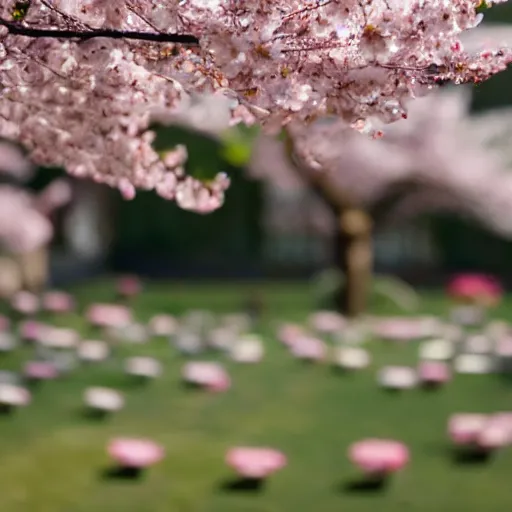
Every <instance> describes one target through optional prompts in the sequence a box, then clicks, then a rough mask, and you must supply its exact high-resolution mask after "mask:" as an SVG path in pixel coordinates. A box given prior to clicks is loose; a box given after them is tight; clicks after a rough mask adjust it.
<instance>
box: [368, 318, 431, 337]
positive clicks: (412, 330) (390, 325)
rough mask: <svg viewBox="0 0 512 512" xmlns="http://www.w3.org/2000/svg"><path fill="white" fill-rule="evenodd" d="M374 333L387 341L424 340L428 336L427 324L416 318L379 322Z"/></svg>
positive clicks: (390, 319) (374, 328) (391, 319)
mask: <svg viewBox="0 0 512 512" xmlns="http://www.w3.org/2000/svg"><path fill="white" fill-rule="evenodd" d="M373 332H374V333H375V335H376V336H378V337H379V338H382V339H386V340H394V341H409V340H412V339H418V338H422V337H424V336H425V334H426V330H425V322H424V320H423V319H416V318H389V319H386V320H380V321H378V322H377V323H376V324H375V325H374V327H373Z"/></svg>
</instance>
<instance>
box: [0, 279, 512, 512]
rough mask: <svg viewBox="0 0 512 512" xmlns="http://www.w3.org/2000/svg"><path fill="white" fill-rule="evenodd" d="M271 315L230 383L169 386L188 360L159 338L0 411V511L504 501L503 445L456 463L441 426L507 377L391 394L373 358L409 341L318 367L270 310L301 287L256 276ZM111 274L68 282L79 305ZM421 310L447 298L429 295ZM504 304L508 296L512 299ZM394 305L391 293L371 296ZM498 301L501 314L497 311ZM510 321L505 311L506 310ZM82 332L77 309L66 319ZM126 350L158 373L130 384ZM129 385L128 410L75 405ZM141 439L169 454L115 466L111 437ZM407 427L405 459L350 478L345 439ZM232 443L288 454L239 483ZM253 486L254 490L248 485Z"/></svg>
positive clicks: (405, 355) (481, 406)
mask: <svg viewBox="0 0 512 512" xmlns="http://www.w3.org/2000/svg"><path fill="white" fill-rule="evenodd" d="M252 289H253V288H252V287H250V286H246V285H245V286H244V285H239V286H234V285H233V286H226V285H211V286H185V285H167V286H163V285H162V286H155V287H151V288H149V289H148V290H147V291H146V292H145V294H144V296H143V297H140V298H139V299H138V300H137V301H136V303H135V309H136V312H137V315H138V317H139V318H140V320H142V321H145V320H147V319H148V318H149V317H150V316H151V315H152V314H154V313H157V312H170V313H175V314H179V313H181V312H183V311H185V310H187V309H190V308H193V309H196V308H204V307H206V308H209V309H213V310H216V311H222V312H229V311H233V310H236V309H238V308H239V307H240V305H241V304H242V303H243V301H244V300H245V298H246V296H247V293H248V292H249V291H250V290H252ZM261 289H262V290H263V292H264V295H265V302H266V308H267V315H266V318H265V320H264V322H263V325H262V328H261V330H262V333H263V334H264V335H265V342H266V349H267V355H266V358H265V360H264V361H263V362H262V363H261V364H259V365H255V366H241V365H235V364H231V363H229V362H226V365H227V367H228V368H229V370H230V372H231V375H232V378H233V383H234V385H233V388H232V389H231V390H230V391H229V392H227V393H225V394H217V395H216V394H208V393H201V392H190V391H189V390H187V389H185V388H183V387H182V386H181V385H180V383H179V372H180V366H181V364H182V363H183V360H184V359H183V357H182V356H180V355H179V354H177V353H175V352H173V351H171V350H170V349H169V346H168V344H167V343H166V342H165V341H157V340H153V341H151V342H150V343H149V344H147V345H130V346H123V347H122V348H121V349H120V352H119V353H118V356H117V357H116V359H115V360H113V361H110V362H108V363H105V364H103V365H99V366H95V367H83V368H80V369H78V370H76V371H75V372H74V373H73V374H72V375H70V376H69V377H66V378H65V380H61V381H56V382H49V383H44V384H43V385H42V386H40V387H39V388H38V389H37V390H35V395H34V402H33V404H32V405H30V406H29V407H28V408H27V409H25V410H20V411H15V412H14V414H12V415H1V416H0V440H1V442H0V461H1V464H0V510H1V511H2V512H316V511H318V512H331V511H332V512H335V511H336V512H337V511H340V510H346V511H350V512H375V510H377V509H379V510H383V511H385V512H396V511H399V510H407V511H414V512H432V511H435V510H438V511H442V512H451V511H465V512H482V511H493V512H506V511H508V510H511V509H512V495H511V494H510V490H509V481H510V474H511V471H512V453H510V452H504V453H502V454H499V456H498V457H497V458H496V459H493V460H491V461H489V462H488V463H486V464H462V463H457V462H455V461H454V458H453V456H452V453H451V452H450V450H449V449H448V447H447V443H446V437H445V425H446V419H447V417H448V416H449V414H450V413H452V412H453V411H468V412H471V411H475V412H476V411H479V412H480V411H483V412H486V411H488V412H491V411H494V410H500V409H503V410H507V409H512V383H511V382H507V381H506V380H504V379H502V378H500V377H498V376H460V377H456V379H455V381H454V382H453V383H451V384H450V385H449V386H448V387H447V388H446V389H445V390H441V391H440V392H428V393H426V392H424V391H421V390H415V391H411V392H406V393H402V394H400V393H399V394H389V393H385V392H383V391H381V390H379V389H378V388H377V386H376V385H375V371H376V367H378V366H379V365H381V364H384V363H386V362H393V363H400V362H403V363H406V362H411V363H412V362H413V361H414V356H415V354H416V349H415V347H413V346H409V347H407V346H390V345H385V344H382V343H380V342H375V343H374V345H373V349H372V352H373V354H374V357H375V364H374V367H373V368H370V369H369V370H367V371H365V372H363V373H360V374H357V375H343V374H339V373H337V372H333V371H330V369H329V368H328V367H327V366H322V365H320V366H305V365H303V364H300V363H298V362H297V361H295V360H293V359H291V357H290V356H289V355H288V354H287V353H286V352H285V351H284V349H283V348H282V347H281V346H280V345H279V344H278V343H277V341H276V340H275V339H274V336H273V333H274V329H275V326H276V324H277V321H278V320H281V319H288V320H298V319H303V318H304V316H305V315H306V313H307V311H308V309H309V308H310V301H309V299H308V293H307V288H306V287H305V286H298V285H297V286H294V285H286V286H279V285H269V286H265V287H262V288H261ZM110 290H111V286H108V285H106V284H105V283H98V284H95V285H90V286H88V287H83V288H82V289H80V290H78V291H77V293H78V296H79V297H80V301H81V304H82V306H83V305H85V304H87V303H89V302H91V301H101V300H111V299H112V298H113V294H112V292H111V291H110ZM425 301H426V302H425V309H426V312H430V313H439V312H442V311H443V310H444V309H445V308H446V304H445V303H444V302H443V301H442V300H441V299H439V298H437V297H436V296H434V295H430V296H428V297H426V299H425ZM510 304H511V303H509V305H510ZM376 307H377V309H378V310H379V312H383V313H384V312H387V313H389V312H393V310H392V307H391V306H386V305H384V304H381V305H378V306H376ZM507 307H508V306H507V305H505V306H504V307H503V308H502V310H501V312H497V314H498V315H499V314H500V313H501V314H502V315H505V314H506V312H507ZM502 317H503V318H506V316H502ZM58 322H59V323H65V324H72V325H74V326H76V327H78V328H81V329H83V331H84V335H87V336H92V335H93V334H94V333H92V332H91V331H90V330H88V329H87V328H86V327H85V325H84V322H83V321H82V320H81V318H80V317H79V316H78V315H70V316H69V317H68V318H61V319H59V321H58ZM128 354H144V355H156V356H158V357H159V358H160V359H161V361H162V362H163V364H164V365H165V374H164V376H163V377H162V378H161V379H160V380H158V381H155V382H153V383H150V384H148V385H147V386H142V387H134V386H133V385H131V384H130V382H129V380H128V379H127V378H126V377H125V376H124V375H123V373H122V358H123V356H125V355H128ZM1 357H2V359H1V360H0V369H16V368H19V366H20V364H21V362H22V361H23V360H24V359H26V358H27V357H29V353H28V349H23V350H19V351H18V352H17V353H15V354H12V355H7V356H1ZM89 385H99V386H113V387H116V388H119V389H122V390H124V391H125V392H126V398H127V404H126V408H125V409H124V410H123V411H122V412H120V413H119V414H118V415H116V416H114V417H112V418H110V419H106V420H100V421H99V420H97V419H91V418H88V417H86V416H84V414H83V410H82V408H81V399H82V393H83V390H84V388H85V387H86V386H89ZM115 435H123V436H148V437H153V438H154V439H155V440H157V441H159V442H161V443H163V444H164V445H165V447H166V450H167V457H166V459H165V461H164V462H162V463H161V464H160V465H158V466H156V467H155V468H153V469H151V470H150V471H148V472H147V473H145V474H143V475H142V476H141V478H138V479H127V478H123V479H121V478H113V477H112V476H113V472H112V468H110V463H109V460H108V458H107V456H106V453H105V444H106V442H107V441H108V440H109V438H110V437H112V436H115ZM365 436H381V437H393V438H398V439H402V440H404V441H405V442H407V443H408V444H409V445H410V447H411V449H412V463H411V465H410V467H409V468H408V469H407V470H406V471H404V472H403V473H402V474H400V475H397V477H396V478H395V479H394V480H393V481H392V482H391V485H390V486H389V487H387V488H385V489H382V490H373V491H374V492H369V490H368V489H364V486H361V485H358V482H357V476H358V475H357V473H355V472H354V470H353V468H352V467H351V465H350V464H349V463H348V461H347V460H346V451H347V447H348V445H349V444H350V443H351V442H352V441H354V440H356V439H358V438H361V437H365ZM235 444H261V445H270V446H275V447H277V448H280V449H282V450H283V451H284V452H285V453H286V454H287V455H288V457H289V465H288V467H287V468H285V469H284V470H283V471H281V472H280V473H278V474H276V475H275V477H273V478H272V479H270V481H269V482H268V483H267V485H266V486H264V488H262V489H261V490H259V491H258V490H257V489H256V490H255V489H251V488H250V489H244V485H242V484H236V482H235V481H234V475H233V474H232V472H231V471H230V470H229V469H228V468H226V467H225V464H224V453H225V451H226V449H227V448H228V447H230V446H232V445H235ZM248 491H249V492H248Z"/></svg>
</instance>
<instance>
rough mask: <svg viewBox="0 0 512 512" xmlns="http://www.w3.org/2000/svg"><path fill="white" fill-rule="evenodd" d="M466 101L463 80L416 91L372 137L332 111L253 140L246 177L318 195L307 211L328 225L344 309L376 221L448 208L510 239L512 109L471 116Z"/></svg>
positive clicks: (366, 260) (357, 289)
mask: <svg viewBox="0 0 512 512" xmlns="http://www.w3.org/2000/svg"><path fill="white" fill-rule="evenodd" d="M470 99H471V91H469V90H467V89H466V88H451V89H448V90H443V91H440V92H438V93H436V94H432V95H429V96H427V97H425V98H421V99H417V100H415V101H414V102H412V103H411V105H410V110H409V114H410V115H409V119H408V121H407V122H406V123H396V124H393V125H391V126H389V127H388V129H387V130H386V136H385V137H383V138H382V139H380V140H371V139H369V138H368V137H364V136H362V135H361V134H359V133H357V132H355V131H347V130H346V129H345V128H344V126H343V124H342V123H340V122H339V121H337V120H333V119H323V120H321V121H317V122H316V123H314V124H311V125H309V126H305V125H301V124H298V123H292V124H290V125H288V127H287V138H286V139H285V140H284V141H282V140H281V141H280V140H278V139H276V138H271V137H268V136H261V137H260V138H259V139H258V140H257V142H256V144H255V148H254V151H253V157H252V161H251V164H250V170H251V172H252V174H253V176H256V177H259V178H262V179H266V180H269V181H270V182H271V183H272V184H273V186H277V187H281V188H287V187H296V188H300V187H308V188H312V189H313V190H314V191H315V192H316V193H317V195H318V197H319V201H318V202H316V203H313V207H314V209H315V210H314V211H313V212H311V215H312V216H318V217H319V218H320V219H321V220H322V227H323V229H327V230H332V231H331V232H333V233H335V238H336V240H335V247H336V251H337V252H336V255H335V258H336V263H337V265H338V266H339V267H340V269H341V270H342V271H343V274H344V275H345V288H344V290H343V294H342V296H341V297H340V299H341V303H340V307H341V308H342V309H343V310H344V311H345V312H347V313H349V314H351V315H357V314H359V313H361V312H362V311H364V309H365V305H366V299H367V294H368V289H369V285H370V280H371V275H372V232H373V230H374V228H375V226H378V225H382V224H385V223H389V222H397V221H398V222H400V221H404V220H410V219H411V218H414V217H415V216H418V215H421V214H425V213H429V212H437V211H448V212H454V213H457V214H461V215H465V216H468V217H469V218H471V219H474V220H476V221H478V222H480V223H482V224H484V225H486V226H487V227H488V228H490V229H491V230H493V231H495V232H496V233H498V234H499V235H502V236H507V237H512V173H511V172H510V169H511V167H510V164H511V163H512V160H511V157H510V151H509V149H508V148H509V146H510V143H511V141H512V121H511V119H512V112H511V111H510V109H501V110H499V111H491V112H486V113H483V114H479V115H475V116H473V117H469V106H470Z"/></svg>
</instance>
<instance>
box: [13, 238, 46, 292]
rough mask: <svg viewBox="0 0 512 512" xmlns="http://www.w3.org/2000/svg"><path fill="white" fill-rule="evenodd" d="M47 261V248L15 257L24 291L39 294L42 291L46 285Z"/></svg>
mask: <svg viewBox="0 0 512 512" xmlns="http://www.w3.org/2000/svg"><path fill="white" fill-rule="evenodd" d="M49 259H50V248H49V246H43V247H40V248H39V249H36V250H35V251H32V252H28V253H23V254H19V255H17V256H16V260H17V262H18V265H19V269H20V273H21V278H22V286H23V288H24V289H25V290H28V291H31V292H34V293H39V292H41V291H42V290H43V289H44V287H45V286H46V284H47V283H48V277H49Z"/></svg>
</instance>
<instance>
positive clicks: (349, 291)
mask: <svg viewBox="0 0 512 512" xmlns="http://www.w3.org/2000/svg"><path fill="white" fill-rule="evenodd" d="M336 228H337V231H336V235H335V240H334V244H335V245H334V263H335V266H336V267H337V268H338V269H339V270H340V272H341V273H342V274H343V277H344V279H343V285H342V287H341V289H340V290H339V292H338V294H337V297H336V304H335V305H336V307H337V309H338V310H339V311H340V312H341V313H343V314H345V315H347V316H349V317H356V316H359V315H361V314H363V313H364V312H365V311H366V308H367V305H368V296H369V292H370V288H371V281H372V273H373V247H372V222H371V219H370V217H369V216H368V214H367V213H366V212H364V211H362V210H356V209H349V210H341V212H340V213H339V214H338V222H337V226H336Z"/></svg>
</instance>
